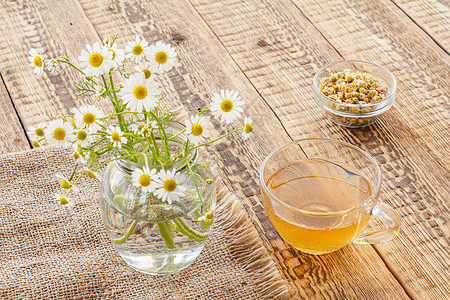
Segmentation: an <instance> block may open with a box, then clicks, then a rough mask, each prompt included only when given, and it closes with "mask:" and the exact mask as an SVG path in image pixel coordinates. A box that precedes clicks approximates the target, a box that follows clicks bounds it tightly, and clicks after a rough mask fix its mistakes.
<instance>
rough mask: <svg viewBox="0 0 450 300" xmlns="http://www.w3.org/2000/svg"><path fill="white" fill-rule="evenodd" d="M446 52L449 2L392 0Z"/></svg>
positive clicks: (449, 43)
mask: <svg viewBox="0 0 450 300" xmlns="http://www.w3.org/2000/svg"><path fill="white" fill-rule="evenodd" d="M392 2H394V3H395V5H397V6H398V7H399V8H400V9H401V10H403V12H405V14H407V15H408V17H410V18H411V19H412V20H413V21H414V22H415V23H416V24H417V25H419V26H420V27H421V28H422V29H423V30H425V31H426V32H427V33H428V34H429V35H430V36H431V37H432V38H433V39H434V40H435V41H436V42H437V43H438V44H439V45H440V46H441V47H442V48H444V49H445V50H446V51H447V53H448V52H449V51H450V2H448V1H439V0H392Z"/></svg>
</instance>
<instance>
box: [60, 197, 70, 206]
mask: <svg viewBox="0 0 450 300" xmlns="http://www.w3.org/2000/svg"><path fill="white" fill-rule="evenodd" d="M59 202H61V204H69V201H67V199H66V198H64V197H61V198H59Z"/></svg>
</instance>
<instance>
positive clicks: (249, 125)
mask: <svg viewBox="0 0 450 300" xmlns="http://www.w3.org/2000/svg"><path fill="white" fill-rule="evenodd" d="M252 122H253V120H252V118H251V117H248V118H245V120H244V124H245V128H244V130H242V136H243V137H244V140H246V139H248V137H249V136H250V133H251V132H252V131H253V125H252Z"/></svg>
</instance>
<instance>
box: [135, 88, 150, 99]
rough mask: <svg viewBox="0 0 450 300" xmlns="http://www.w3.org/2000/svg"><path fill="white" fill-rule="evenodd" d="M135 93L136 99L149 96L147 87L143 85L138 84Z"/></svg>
mask: <svg viewBox="0 0 450 300" xmlns="http://www.w3.org/2000/svg"><path fill="white" fill-rule="evenodd" d="M133 94H134V97H136V99H138V100H142V99H144V98H145V97H147V88H146V87H145V86H143V85H138V86H136V87H135V88H134V91H133Z"/></svg>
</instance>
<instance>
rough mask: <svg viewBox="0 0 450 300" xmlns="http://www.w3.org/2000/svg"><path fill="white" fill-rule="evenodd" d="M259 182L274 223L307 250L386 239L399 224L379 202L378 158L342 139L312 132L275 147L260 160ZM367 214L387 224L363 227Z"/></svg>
mask: <svg viewBox="0 0 450 300" xmlns="http://www.w3.org/2000/svg"><path fill="white" fill-rule="evenodd" d="M260 185H261V195H262V201H263V204H264V208H265V210H266V213H267V215H268V216H269V219H270V221H271V222H272V224H273V226H274V227H275V229H276V230H277V231H278V233H279V234H280V235H281V236H282V237H283V238H284V239H285V240H286V241H287V242H289V243H290V244H291V245H292V246H293V247H294V248H296V249H298V250H300V251H303V252H306V253H310V254H324V253H329V252H332V251H335V250H338V249H340V248H342V247H343V246H345V245H347V244H349V243H351V242H353V243H364V244H374V243H378V242H386V241H389V240H391V239H393V238H394V237H395V236H396V235H397V234H398V232H399V230H400V218H399V216H398V215H397V213H396V212H395V211H394V210H393V209H392V208H391V207H389V206H388V205H385V204H383V203H379V202H378V197H379V194H380V186H381V171H380V168H379V166H378V164H377V163H376V161H375V160H374V159H373V158H372V157H371V156H370V155H369V154H367V153H366V152H364V151H363V150H361V149H359V148H358V147H355V146H353V145H350V144H347V143H345V142H341V141H337V140H330V139H323V138H312V139H302V140H297V141H293V142H290V143H287V144H285V145H283V146H281V147H279V148H277V149H276V150H274V151H273V152H272V153H271V154H270V155H269V156H268V157H267V158H266V159H265V160H264V162H263V164H262V166H261V170H260ZM372 215H374V216H378V217H380V218H382V219H384V220H385V221H386V223H387V224H388V228H387V229H386V230H380V231H374V232H366V231H364V228H365V227H366V225H367V223H368V221H369V219H370V218H371V216H372Z"/></svg>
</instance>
